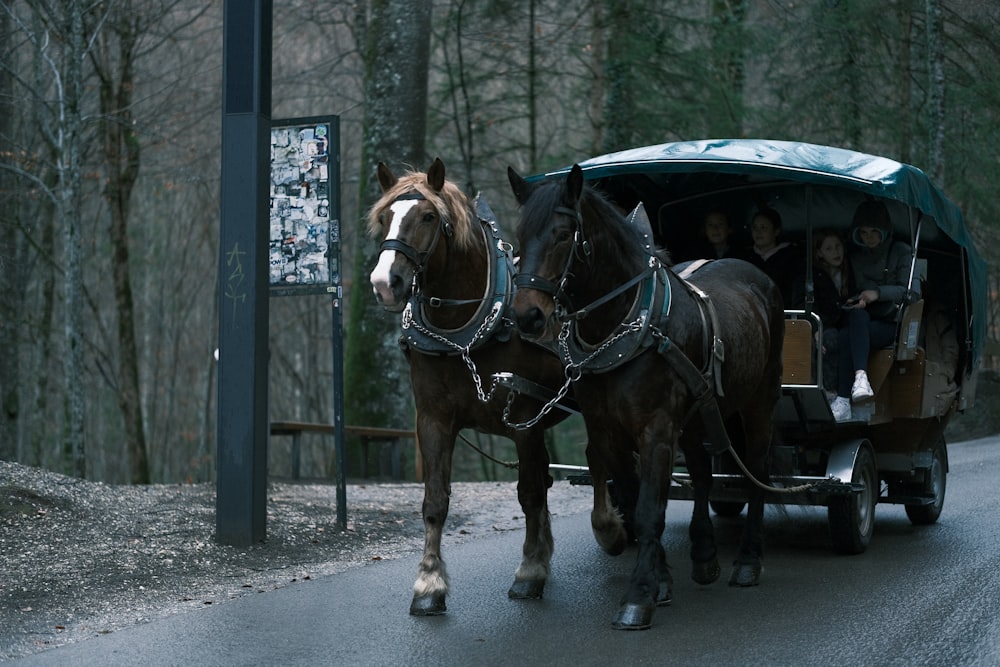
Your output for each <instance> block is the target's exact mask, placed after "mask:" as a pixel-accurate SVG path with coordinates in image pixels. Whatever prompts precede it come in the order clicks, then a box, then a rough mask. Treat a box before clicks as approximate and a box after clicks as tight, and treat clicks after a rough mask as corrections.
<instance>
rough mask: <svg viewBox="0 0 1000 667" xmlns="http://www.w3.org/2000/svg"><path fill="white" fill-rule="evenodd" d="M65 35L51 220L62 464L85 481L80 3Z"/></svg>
mask: <svg viewBox="0 0 1000 667" xmlns="http://www.w3.org/2000/svg"><path fill="white" fill-rule="evenodd" d="M66 7H67V16H66V18H67V19H68V26H67V27H68V30H67V32H66V43H67V49H66V52H65V66H64V68H63V73H64V77H65V78H64V80H65V84H66V85H65V92H64V97H63V99H62V100H61V101H60V103H61V104H62V106H63V115H62V118H63V120H62V125H61V127H60V129H61V130H62V136H63V143H62V145H61V146H60V147H59V149H60V150H59V154H58V155H57V156H56V159H57V161H58V171H59V185H58V196H57V204H56V208H57V210H56V219H57V220H61V221H62V224H63V254H64V257H63V272H64V273H63V298H64V303H63V307H64V308H65V313H64V323H65V327H64V342H65V349H64V350H63V383H64V385H65V391H66V394H65V411H66V422H65V430H66V432H65V439H64V444H63V455H64V460H65V461H66V462H67V463H68V464H69V470H70V471H71V473H72V474H74V475H76V476H77V477H81V478H85V477H86V476H87V465H86V463H87V447H86V440H85V432H84V393H85V392H84V386H83V381H84V378H83V356H84V350H83V305H84V303H83V269H82V252H83V251H82V248H81V244H80V228H81V222H82V220H81V216H82V212H81V210H82V207H81V205H80V199H81V188H82V180H83V174H82V172H83V168H82V141H83V140H82V134H83V114H82V110H81V103H82V99H83V58H84V43H85V39H84V33H83V2H82V1H81V0H69V2H68V3H67V5H66Z"/></svg>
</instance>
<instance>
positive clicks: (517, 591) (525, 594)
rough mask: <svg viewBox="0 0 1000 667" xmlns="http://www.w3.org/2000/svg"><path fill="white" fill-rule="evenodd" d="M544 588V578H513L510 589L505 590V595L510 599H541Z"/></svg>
mask: <svg viewBox="0 0 1000 667" xmlns="http://www.w3.org/2000/svg"><path fill="white" fill-rule="evenodd" d="M544 590H545V580H544V579H525V580H523V581H517V580H515V581H514V584H513V585H512V586H511V587H510V590H509V591H507V597H509V598H510V599H512V600H541V599H542V592H543V591H544Z"/></svg>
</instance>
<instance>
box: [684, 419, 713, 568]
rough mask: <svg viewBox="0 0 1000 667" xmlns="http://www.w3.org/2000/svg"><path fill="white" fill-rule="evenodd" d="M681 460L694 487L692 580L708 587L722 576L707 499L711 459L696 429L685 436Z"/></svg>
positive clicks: (690, 534)
mask: <svg viewBox="0 0 1000 667" xmlns="http://www.w3.org/2000/svg"><path fill="white" fill-rule="evenodd" d="M684 459H685V462H686V463H687V467H688V472H689V473H690V474H691V482H692V484H693V485H694V508H693V509H692V511H691V523H690V525H689V526H688V535H689V536H690V538H691V578H692V579H693V580H694V581H695V583H698V584H701V585H708V584H711V583H713V582H715V581H716V580H717V579H718V578H719V575H720V574H722V568H721V567H720V566H719V552H718V548H717V547H716V544H715V527H714V526H713V525H712V518H711V516H710V515H709V511H708V509H709V505H708V498H709V495H710V494H711V492H712V460H711V458H710V457H709V456H708V453H707V452H706V451H705V448H704V447H703V446H702V443H701V436H700V435H699V434H698V433H697V429H692V431H691V435H690V436H689V435H688V434H687V433H685V437H684Z"/></svg>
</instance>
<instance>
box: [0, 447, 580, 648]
mask: <svg viewBox="0 0 1000 667" xmlns="http://www.w3.org/2000/svg"><path fill="white" fill-rule="evenodd" d="M592 498H593V494H592V491H591V490H590V488H589V487H582V486H571V485H570V484H569V482H565V481H558V482H556V483H555V485H554V486H553V487H552V489H551V490H550V492H549V509H550V511H551V512H552V514H553V515H556V516H566V515H570V514H580V513H585V512H588V511H589V510H590V503H591V502H592ZM422 499H423V486H422V485H420V484H414V483H404V484H349V485H348V488H347V516H348V527H347V530H346V531H344V530H341V529H340V528H339V527H338V526H337V511H336V487H335V486H334V485H332V484H317V483H293V482H283V481H272V482H270V483H269V485H268V502H267V539H266V540H265V541H264V542H262V543H260V544H257V545H254V546H252V547H249V548H236V547H229V546H224V545H220V544H217V543H216V542H215V539H214V533H215V488H214V485H212V484H194V485H190V484H188V485H152V486H117V485H108V484H100V483H94V482H87V481H84V480H79V479H75V478H72V477H65V476H63V475H59V474H56V473H52V472H48V471H45V470H40V469H37V468H30V467H27V466H23V465H19V464H15V463H9V462H4V461H0V628H2V630H0V661H3V660H10V659H14V658H17V657H21V656H25V655H29V654H32V653H36V652H39V651H44V650H47V649H50V648H53V647H56V646H60V645H62V644H66V643H70V642H75V641H80V640H84V639H88V638H91V637H94V636H96V635H100V634H107V633H110V632H114V631H115V630H118V629H120V628H124V627H128V626H131V625H135V624H140V623H146V622H149V621H152V620H155V619H157V618H162V617H165V616H169V615H172V614H178V613H184V612H186V611H190V610H192V609H198V608H201V607H204V606H205V605H211V604H223V603H225V602H226V601H228V600H231V599H234V598H239V597H242V596H245V595H253V594H257V593H262V592H266V591H269V590H275V589H278V588H282V587H284V586H288V585H291V584H294V583H295V582H298V581H303V580H308V579H314V578H316V577H322V576H328V575H332V574H336V573H338V572H342V571H344V570H346V569H348V568H352V567H358V566H361V565H363V564H365V563H368V562H370V561H372V560H380V559H387V558H401V557H412V558H413V568H414V576H416V567H417V557H416V554H418V553H419V551H420V549H421V548H422V544H423V525H422V522H421V520H420V506H421V501H422ZM523 518H524V515H523V513H522V512H521V509H520V506H519V505H518V503H517V495H516V490H515V485H514V484H513V483H511V482H481V483H457V484H454V485H452V503H451V513H450V515H449V517H448V524H447V530H446V534H445V542H444V548H445V549H446V550H447V547H448V545H449V544H456V543H458V542H461V541H464V540H470V539H476V538H478V537H483V536H486V535H489V534H491V533H494V532H495V531H508V530H523V523H524V522H523ZM446 553H447V551H446Z"/></svg>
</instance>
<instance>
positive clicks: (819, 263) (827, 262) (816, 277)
mask: <svg viewBox="0 0 1000 667" xmlns="http://www.w3.org/2000/svg"><path fill="white" fill-rule="evenodd" d="M813 248H814V252H813V262H814V263H813V290H814V292H813V294H814V299H815V301H814V307H813V312H815V313H816V315H817V316H818V317H819V319H820V322H822V324H823V388H824V389H826V390H827V391H828V392H829V393H830V394H832V395H831V396H830V398H834V397H836V395H837V351H838V349H839V347H840V346H839V337H840V334H839V332H838V328H839V327H840V324H841V319H842V317H843V314H844V310H843V308H844V304H845V303H846V302H847V299H848V297H849V296H850V295H852V294H854V276H852V275H851V272H850V265H849V263H848V261H847V255H846V253H845V252H844V241H843V239H842V238H841V236H840V233H839V232H837V231H835V230H832V229H825V230H820V231H818V232H816V233H815V234H814V235H813Z"/></svg>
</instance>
